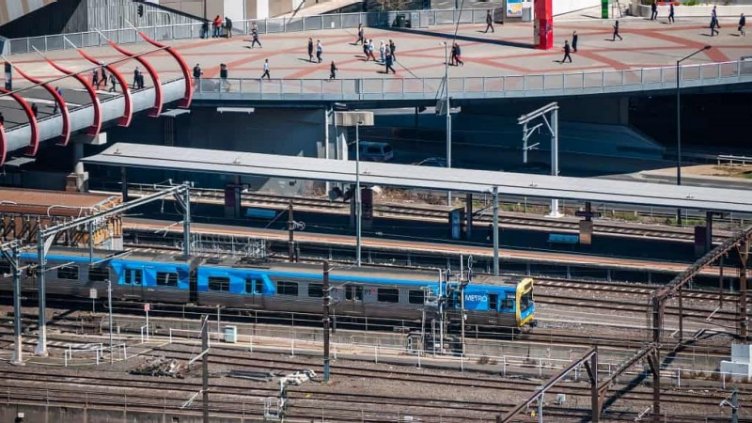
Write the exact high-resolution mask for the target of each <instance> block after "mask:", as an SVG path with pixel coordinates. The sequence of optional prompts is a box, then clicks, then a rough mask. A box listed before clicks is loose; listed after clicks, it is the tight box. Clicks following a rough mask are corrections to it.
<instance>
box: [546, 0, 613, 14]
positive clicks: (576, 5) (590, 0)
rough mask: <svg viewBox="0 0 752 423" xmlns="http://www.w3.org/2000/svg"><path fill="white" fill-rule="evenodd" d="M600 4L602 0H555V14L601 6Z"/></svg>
mask: <svg viewBox="0 0 752 423" xmlns="http://www.w3.org/2000/svg"><path fill="white" fill-rule="evenodd" d="M600 4H601V2H600V0H554V2H553V5H554V15H561V14H562V13H569V12H573V11H575V10H580V9H585V8H588V7H594V6H599V5H600Z"/></svg>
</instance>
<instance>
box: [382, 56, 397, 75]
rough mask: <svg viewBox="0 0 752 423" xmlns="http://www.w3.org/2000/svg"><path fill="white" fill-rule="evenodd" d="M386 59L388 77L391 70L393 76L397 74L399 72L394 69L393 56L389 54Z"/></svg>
mask: <svg viewBox="0 0 752 423" xmlns="http://www.w3.org/2000/svg"><path fill="white" fill-rule="evenodd" d="M385 59H386V60H385V61H384V63H385V64H386V72H385V73H386V74H387V75H388V74H389V71H390V70H391V71H392V73H393V74H396V73H397V71H395V70H394V68H393V67H392V65H393V64H394V60H393V59H392V55H391V54H387V55H386V58H385Z"/></svg>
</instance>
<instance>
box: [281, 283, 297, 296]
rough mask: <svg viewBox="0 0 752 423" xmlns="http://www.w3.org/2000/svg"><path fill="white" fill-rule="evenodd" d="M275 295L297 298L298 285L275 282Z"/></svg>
mask: <svg viewBox="0 0 752 423" xmlns="http://www.w3.org/2000/svg"><path fill="white" fill-rule="evenodd" d="M277 294H279V295H291V296H293V297H297V296H298V283H297V282H287V281H279V282H277Z"/></svg>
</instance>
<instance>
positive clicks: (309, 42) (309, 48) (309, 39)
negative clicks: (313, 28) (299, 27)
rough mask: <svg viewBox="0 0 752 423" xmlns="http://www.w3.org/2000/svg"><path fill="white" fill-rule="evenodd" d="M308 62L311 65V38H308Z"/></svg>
mask: <svg viewBox="0 0 752 423" xmlns="http://www.w3.org/2000/svg"><path fill="white" fill-rule="evenodd" d="M308 61H309V62H311V63H313V38H311V37H308Z"/></svg>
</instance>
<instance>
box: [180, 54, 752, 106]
mask: <svg viewBox="0 0 752 423" xmlns="http://www.w3.org/2000/svg"><path fill="white" fill-rule="evenodd" d="M260 73H261V72H260V71H259V74H260ZM680 73H681V76H680V78H681V86H682V88H689V87H698V86H709V85H722V84H732V83H740V82H752V63H750V62H748V61H743V60H738V61H730V62H721V63H705V64H688V65H684V66H682V68H681V71H680ZM441 81H442V78H399V79H389V78H359V79H336V80H326V79H272V80H261V79H258V78H234V79H230V78H228V79H224V80H222V79H217V78H214V79H208V78H203V79H201V80H200V81H199V82H200V83H199V84H197V87H196V90H197V92H196V95H195V97H194V98H195V99H198V100H218V99H222V100H290V101H296V100H311V101H320V100H351V101H355V100H433V99H435V98H436V96H437V92H438V91H439V87H440V84H441ZM675 88H676V67H675V66H664V67H653V68H641V69H623V70H602V71H582V72H573V73H558V74H555V73H552V74H527V75H503V76H488V77H457V78H449V91H450V93H451V96H452V98H455V99H478V98H501V97H536V96H553V95H574V94H599V93H609V92H627V91H642V90H661V89H675Z"/></svg>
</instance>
